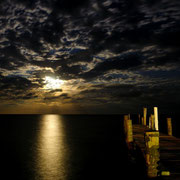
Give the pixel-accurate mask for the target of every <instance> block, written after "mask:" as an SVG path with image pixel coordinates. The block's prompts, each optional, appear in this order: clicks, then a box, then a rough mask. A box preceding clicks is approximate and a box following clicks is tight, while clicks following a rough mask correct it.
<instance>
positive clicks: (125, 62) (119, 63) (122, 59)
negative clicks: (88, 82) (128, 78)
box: [82, 53, 143, 79]
mask: <svg viewBox="0 0 180 180" xmlns="http://www.w3.org/2000/svg"><path fill="white" fill-rule="evenodd" d="M142 63H143V62H142V60H141V56H139V55H138V54H137V53H129V54H128V55H125V56H118V57H115V58H111V59H107V60H105V61H104V62H102V63H99V64H97V65H96V66H95V67H94V68H93V69H92V70H91V71H89V72H87V73H84V74H82V77H83V78H85V79H92V78H96V77H97V76H99V75H102V74H104V73H105V72H107V71H109V70H115V69H116V70H127V69H131V68H136V67H138V66H140V65H141V64H142Z"/></svg>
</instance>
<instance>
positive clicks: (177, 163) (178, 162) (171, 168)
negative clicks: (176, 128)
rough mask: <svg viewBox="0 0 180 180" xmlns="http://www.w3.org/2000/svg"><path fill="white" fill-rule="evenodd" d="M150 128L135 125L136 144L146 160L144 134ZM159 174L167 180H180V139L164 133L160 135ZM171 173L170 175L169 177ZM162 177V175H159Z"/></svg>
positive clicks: (134, 136)
mask: <svg viewBox="0 0 180 180" xmlns="http://www.w3.org/2000/svg"><path fill="white" fill-rule="evenodd" d="M148 130H149V128H147V127H146V126H143V125H133V138H134V143H135V144H136V145H137V146H138V147H139V148H140V149H141V151H142V154H143V155H144V158H145V141H144V132H145V131H148ZM159 151H160V162H159V173H163V172H165V173H164V175H163V174H162V177H163V179H165V180H180V139H178V138H176V137H173V136H168V135H165V134H163V133H160V135H159ZM168 172H169V175H168ZM159 175H161V174H159Z"/></svg>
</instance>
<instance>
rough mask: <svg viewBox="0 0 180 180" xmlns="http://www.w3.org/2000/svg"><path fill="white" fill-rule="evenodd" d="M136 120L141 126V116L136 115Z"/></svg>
mask: <svg viewBox="0 0 180 180" xmlns="http://www.w3.org/2000/svg"><path fill="white" fill-rule="evenodd" d="M138 120H139V122H138V123H139V124H141V115H140V114H138Z"/></svg>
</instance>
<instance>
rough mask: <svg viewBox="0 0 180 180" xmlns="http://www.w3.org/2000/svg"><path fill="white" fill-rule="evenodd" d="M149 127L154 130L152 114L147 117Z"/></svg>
mask: <svg viewBox="0 0 180 180" xmlns="http://www.w3.org/2000/svg"><path fill="white" fill-rule="evenodd" d="M149 129H152V130H154V129H155V127H154V115H153V114H151V116H150V117H149Z"/></svg>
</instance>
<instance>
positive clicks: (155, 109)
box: [154, 107, 159, 131]
mask: <svg viewBox="0 0 180 180" xmlns="http://www.w3.org/2000/svg"><path fill="white" fill-rule="evenodd" d="M154 119H155V130H156V131H159V125H158V108H157V107H154Z"/></svg>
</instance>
